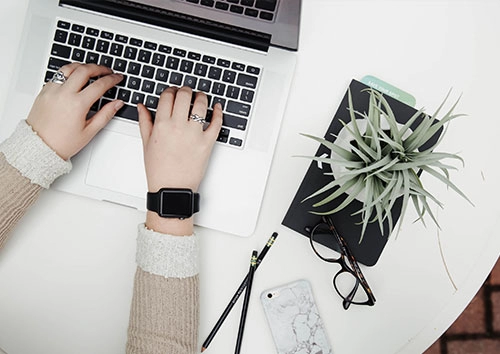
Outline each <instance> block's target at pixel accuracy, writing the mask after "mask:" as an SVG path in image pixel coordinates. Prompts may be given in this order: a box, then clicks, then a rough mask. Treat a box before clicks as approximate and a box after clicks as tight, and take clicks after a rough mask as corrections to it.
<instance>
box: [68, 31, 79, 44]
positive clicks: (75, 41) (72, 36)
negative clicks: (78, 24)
mask: <svg viewBox="0 0 500 354" xmlns="http://www.w3.org/2000/svg"><path fill="white" fill-rule="evenodd" d="M81 42H82V36H81V35H80V34H76V33H70V35H69V39H68V44H69V45H74V46H75V47H78V46H79V45H80V43H81Z"/></svg>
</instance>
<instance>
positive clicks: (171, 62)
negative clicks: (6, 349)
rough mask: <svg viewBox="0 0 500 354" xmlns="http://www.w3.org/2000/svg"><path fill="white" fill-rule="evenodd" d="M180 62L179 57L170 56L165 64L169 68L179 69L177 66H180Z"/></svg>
mask: <svg viewBox="0 0 500 354" xmlns="http://www.w3.org/2000/svg"><path fill="white" fill-rule="evenodd" d="M179 62H180V60H179V58H174V57H168V58H167V64H166V65H165V66H166V67H167V68H169V69H172V70H177V68H179Z"/></svg>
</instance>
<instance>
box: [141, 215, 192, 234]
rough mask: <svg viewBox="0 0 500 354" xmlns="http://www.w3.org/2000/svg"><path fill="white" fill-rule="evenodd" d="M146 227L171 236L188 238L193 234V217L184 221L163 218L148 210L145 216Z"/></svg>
mask: <svg viewBox="0 0 500 354" xmlns="http://www.w3.org/2000/svg"><path fill="white" fill-rule="evenodd" d="M146 227H147V228H148V229H150V230H154V231H156V232H160V233H162V234H169V235H173V236H189V235H192V234H193V232H194V222H193V217H190V218H186V219H176V218H163V217H161V216H159V215H158V214H157V213H156V212H154V211H150V210H148V212H147V214H146Z"/></svg>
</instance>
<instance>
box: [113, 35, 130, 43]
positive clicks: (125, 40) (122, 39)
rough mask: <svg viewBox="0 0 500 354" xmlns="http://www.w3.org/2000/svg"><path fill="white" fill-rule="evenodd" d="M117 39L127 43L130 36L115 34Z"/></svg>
mask: <svg viewBox="0 0 500 354" xmlns="http://www.w3.org/2000/svg"><path fill="white" fill-rule="evenodd" d="M115 41H117V42H120V43H125V44H126V43H128V37H127V36H124V35H123V34H117V35H116V36H115Z"/></svg>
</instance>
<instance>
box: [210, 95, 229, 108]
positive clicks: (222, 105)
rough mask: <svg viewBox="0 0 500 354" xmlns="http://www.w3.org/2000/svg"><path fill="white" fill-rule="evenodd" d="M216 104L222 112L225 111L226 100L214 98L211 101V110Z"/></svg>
mask: <svg viewBox="0 0 500 354" xmlns="http://www.w3.org/2000/svg"><path fill="white" fill-rule="evenodd" d="M216 103H220V105H221V107H222V110H224V109H225V107H226V100H225V99H224V98H222V97H214V99H213V101H212V108H213V107H214V106H215V104H216Z"/></svg>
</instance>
